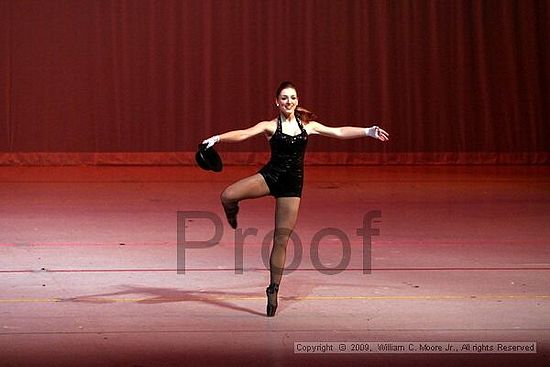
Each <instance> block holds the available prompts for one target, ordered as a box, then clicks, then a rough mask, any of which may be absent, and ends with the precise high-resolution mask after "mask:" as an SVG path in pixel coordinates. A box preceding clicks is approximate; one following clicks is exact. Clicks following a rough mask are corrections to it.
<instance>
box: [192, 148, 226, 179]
mask: <svg viewBox="0 0 550 367" xmlns="http://www.w3.org/2000/svg"><path fill="white" fill-rule="evenodd" d="M195 161H197V164H198V165H199V166H200V167H201V168H202V169H204V170H206V171H214V172H221V170H222V169H223V163H222V159H221V158H220V155H219V154H218V152H216V150H215V149H214V148H213V147H210V148H206V144H199V150H197V153H195Z"/></svg>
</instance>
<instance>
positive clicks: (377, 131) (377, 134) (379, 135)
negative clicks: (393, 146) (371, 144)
mask: <svg viewBox="0 0 550 367" xmlns="http://www.w3.org/2000/svg"><path fill="white" fill-rule="evenodd" d="M365 135H367V136H370V137H371V138H374V139H378V140H381V141H388V140H389V139H390V134H388V132H387V131H386V130H384V129H381V128H380V127H378V126H376V125H375V126H371V127H366V128H365Z"/></svg>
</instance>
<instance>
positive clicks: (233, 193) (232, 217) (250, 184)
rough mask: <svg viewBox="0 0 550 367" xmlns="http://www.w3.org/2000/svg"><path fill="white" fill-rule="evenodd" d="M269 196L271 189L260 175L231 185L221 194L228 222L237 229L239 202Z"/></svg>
mask: <svg viewBox="0 0 550 367" xmlns="http://www.w3.org/2000/svg"><path fill="white" fill-rule="evenodd" d="M268 194H269V187H268V186H267V184H266V183H265V180H264V178H263V176H262V175H260V174H259V173H257V174H255V175H252V176H249V177H246V178H243V179H242V180H239V181H237V182H235V183H233V184H231V185H229V186H228V187H227V188H226V189H225V190H224V191H223V192H222V194H221V201H222V205H223V209H224V211H225V215H226V217H227V221H228V222H229V225H231V227H232V228H237V213H238V212H239V201H241V200H245V199H255V198H259V197H262V196H266V195H268Z"/></svg>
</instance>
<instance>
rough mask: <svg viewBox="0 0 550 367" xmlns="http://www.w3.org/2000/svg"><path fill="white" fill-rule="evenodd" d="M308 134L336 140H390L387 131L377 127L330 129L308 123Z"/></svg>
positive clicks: (315, 122)
mask: <svg viewBox="0 0 550 367" xmlns="http://www.w3.org/2000/svg"><path fill="white" fill-rule="evenodd" d="M308 130H309V134H319V135H323V136H328V137H331V138H338V139H353V138H361V137H365V136H370V137H371V138H374V139H378V140H381V141H387V140H389V139H390V135H389V134H388V132H387V131H385V130H383V129H381V128H379V127H378V126H371V127H355V126H341V127H330V126H325V125H323V124H321V123H320V122H317V121H310V122H309V124H308Z"/></svg>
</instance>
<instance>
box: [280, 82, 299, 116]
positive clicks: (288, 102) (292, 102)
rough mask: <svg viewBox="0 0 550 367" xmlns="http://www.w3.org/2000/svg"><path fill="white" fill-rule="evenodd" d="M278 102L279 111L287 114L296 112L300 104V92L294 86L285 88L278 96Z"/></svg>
mask: <svg viewBox="0 0 550 367" xmlns="http://www.w3.org/2000/svg"><path fill="white" fill-rule="evenodd" d="M276 102H277V104H278V107H279V111H281V113H282V114H283V115H285V116H290V115H292V114H294V110H296V107H297V106H298V93H296V89H294V88H285V89H283V90H282V91H281V93H279V96H277V101H276Z"/></svg>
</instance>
